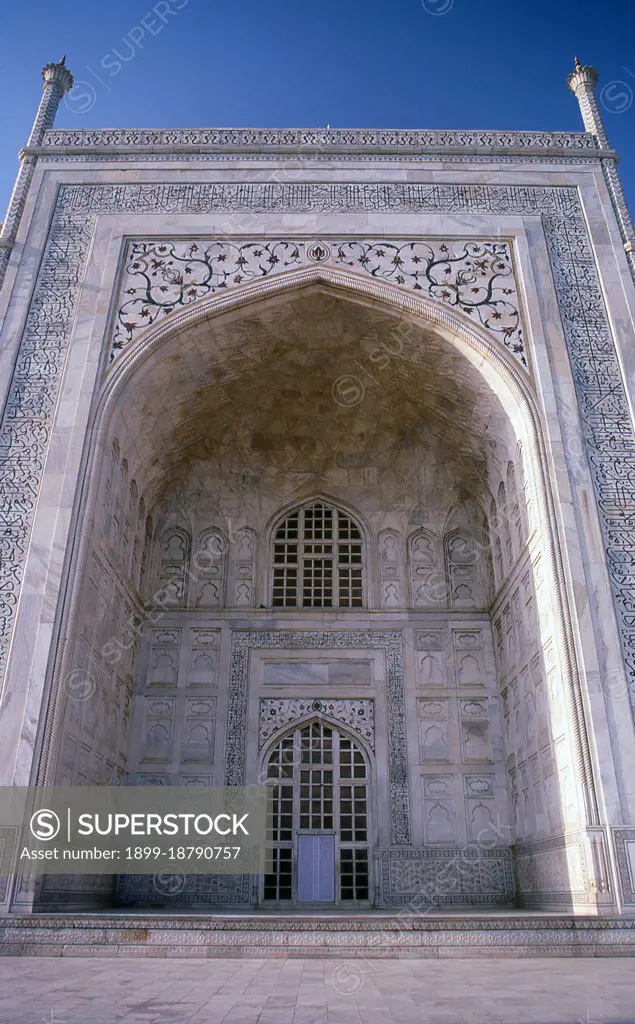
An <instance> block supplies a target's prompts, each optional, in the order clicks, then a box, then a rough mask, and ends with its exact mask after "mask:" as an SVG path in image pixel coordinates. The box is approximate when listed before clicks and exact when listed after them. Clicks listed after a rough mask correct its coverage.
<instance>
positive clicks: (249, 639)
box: [224, 630, 410, 846]
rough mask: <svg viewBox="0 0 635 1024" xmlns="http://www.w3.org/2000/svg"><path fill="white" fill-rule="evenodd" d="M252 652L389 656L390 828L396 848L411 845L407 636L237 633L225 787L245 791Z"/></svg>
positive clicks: (334, 633) (326, 633)
mask: <svg viewBox="0 0 635 1024" xmlns="http://www.w3.org/2000/svg"><path fill="white" fill-rule="evenodd" d="M252 648H260V649H263V648H267V649H269V650H271V649H276V648H278V649H280V648H282V649H284V650H292V649H294V648H295V649H297V648H300V649H305V650H314V649H329V650H342V649H350V648H359V649H361V650H369V649H371V650H383V651H384V656H385V658H386V703H387V711H388V758H389V772H390V822H391V835H392V840H391V841H392V842H393V843H394V845H395V846H399V845H402V844H407V843H409V842H410V800H409V795H408V761H407V757H406V707H405V683H404V664H403V638H402V635H401V633H391V632H390V633H389V632H383V631H379V630H378V631H375V630H372V631H371V630H369V631H368V632H366V631H355V632H343V631H337V632H336V631H333V632H326V631H325V632H318V631H316V630H307V631H304V632H301V631H295V630H294V631H293V632H287V631H282V630H276V631H273V630H272V631H266V630H262V631H259V630H245V631H238V630H236V631H234V632H233V633H232V644H231V668H230V675H229V696H228V711H227V739H226V746H225V782H224V785H225V786H243V785H244V784H245V771H246V756H247V750H246V742H247V711H248V702H249V651H250V650H251V649H252Z"/></svg>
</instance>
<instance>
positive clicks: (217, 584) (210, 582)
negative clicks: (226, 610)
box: [189, 529, 227, 608]
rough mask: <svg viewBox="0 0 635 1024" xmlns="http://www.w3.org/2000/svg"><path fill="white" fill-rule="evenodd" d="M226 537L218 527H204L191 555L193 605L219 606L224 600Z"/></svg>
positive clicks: (191, 595) (191, 601)
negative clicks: (207, 528)
mask: <svg viewBox="0 0 635 1024" xmlns="http://www.w3.org/2000/svg"><path fill="white" fill-rule="evenodd" d="M226 582H227V538H226V537H225V535H224V534H223V533H222V532H221V531H220V530H218V529H209V530H205V532H204V533H202V534H201V536H200V537H199V540H198V543H197V545H196V551H195V552H194V555H193V557H192V572H191V584H190V597H189V600H190V603H191V604H193V605H194V607H196V608H222V607H224V605H225V603H226V594H225V591H226Z"/></svg>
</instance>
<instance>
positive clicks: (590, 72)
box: [567, 57, 599, 93]
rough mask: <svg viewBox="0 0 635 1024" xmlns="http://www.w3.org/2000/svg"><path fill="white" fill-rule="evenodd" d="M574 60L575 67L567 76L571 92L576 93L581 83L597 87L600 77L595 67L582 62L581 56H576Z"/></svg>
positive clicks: (593, 87)
mask: <svg viewBox="0 0 635 1024" xmlns="http://www.w3.org/2000/svg"><path fill="white" fill-rule="evenodd" d="M573 62H574V65H575V66H574V69H573V71H572V72H571V74H570V75H569V77H568V78H567V85H568V86H569V88H570V89H571V92H573V93H574V92H575V91H576V89H577V88H578V87H579V86H580V85H590V86H591V88H592V89H595V87H596V85H597V84H598V78H599V75H598V73H597V71H596V70H595V68H592V67H591V66H590V65H589V64H581V63H580V59H579V57H574V58H573Z"/></svg>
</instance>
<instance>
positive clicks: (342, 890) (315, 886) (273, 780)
mask: <svg viewBox="0 0 635 1024" xmlns="http://www.w3.org/2000/svg"><path fill="white" fill-rule="evenodd" d="M266 775H267V784H268V785H269V786H270V787H271V812H270V821H269V824H268V833H267V856H268V865H267V866H268V870H267V874H266V875H265V876H264V879H263V886H262V899H263V902H264V903H265V904H267V905H270V904H280V905H282V906H295V905H297V906H305V907H307V906H312V905H320V906H325V905H328V906H331V907H337V906H344V907H353V906H369V905H370V899H371V891H372V890H371V867H372V864H371V857H370V849H371V834H370V829H371V823H370V785H371V770H370V764H369V761H368V758H367V756H366V754H365V753H364V751H363V749H362V747H361V745H360V744H359V743H358V742H356V741H355V740H354V739H352V738H351V737H350V736H348V735H347V734H346V733H345V732H343V731H341V730H340V729H338V728H336V727H335V726H334V725H332V724H330V723H328V722H325V721H324V720H323V719H322V720H314V721H311V722H307V723H306V724H304V725H301V726H298V727H296V728H295V729H293V730H292V731H290V732H287V733H286V734H285V735H284V736H282V737H280V738H279V739H277V740H276V741H275V743H274V744H273V746H272V747H271V749H270V750H269V752H268V754H267V759H266Z"/></svg>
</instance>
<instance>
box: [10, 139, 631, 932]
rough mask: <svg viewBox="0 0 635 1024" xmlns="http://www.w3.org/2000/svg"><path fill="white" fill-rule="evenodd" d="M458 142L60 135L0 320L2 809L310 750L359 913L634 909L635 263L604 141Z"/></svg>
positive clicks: (193, 780) (210, 773) (132, 887)
mask: <svg viewBox="0 0 635 1024" xmlns="http://www.w3.org/2000/svg"><path fill="white" fill-rule="evenodd" d="M190 134H191V133H190ZM194 134H196V133H194ZM450 134H451V133H436V135H435V133H392V134H391V135H390V138H387V137H384V136H382V134H381V133H375V134H373V133H359V134H356V133H341V134H339V135H338V133H331V134H324V133H322V135H318V134H317V133H313V134H312V133H304V134H303V135H302V138H296V137H295V136H294V134H293V133H284V132H278V133H268V134H267V135H266V136H265V135H263V136H262V137H260V136H258V135H257V133H256V135H255V136H254V138H253V139H251V138H249V139H248V138H247V135H246V134H245V135H244V137H242V136H240V133H233V134H232V133H231V132H227V133H223V132H218V133H216V134H213V133H208V134H206V133H199V136H198V137H197V138H196V140H195V141H194V142H193V141H192V139H190V138H189V136H188V137H187V138H186V135H185V134H179V133H178V132H172V133H164V134H163V135H162V134H161V133H155V135H156V138H155V137H154V136H146V135H145V134H144V133H135V132H130V133H116V132H114V133H99V132H84V133H82V132H71V133H68V132H57V131H52V130H49V131H48V132H46V133H45V134H44V136H43V142H42V146H41V151H38V157H37V161H36V163H35V166H34V167H33V168H32V180H30V182H29V185H30V187H29V191H28V194H27V195H26V200H25V203H24V211H23V213H22V216H21V220H20V222H19V228H18V229H16V237H15V240H14V244H13V247H12V252H11V256H10V259H9V261H8V264H7V267H6V276H5V281H4V287H3V290H2V293H1V301H2V310H3V313H4V326H3V335H2V339H3V348H2V353H1V355H0V359H1V360H2V371H3V372H2V373H1V374H0V380H2V387H3V388H4V389H5V391H6V399H7V402H6V406H5V414H4V420H3V424H2V444H3V449H2V451H3V457H4V458H5V460H6V461H5V464H6V473H5V476H4V477H3V484H2V487H3V494H4V495H5V497H6V502H7V503H6V505H5V506H4V507H5V508H6V509H7V519H6V525H5V530H4V534H3V555H2V558H3V568H2V572H3V577H2V579H3V582H2V588H3V589H2V594H3V601H4V604H3V619H2V639H3V646H2V658H3V660H2V668H3V672H4V690H3V697H2V701H3V703H2V705H0V743H1V744H2V749H3V750H4V751H5V752H6V756H5V757H4V758H3V761H2V765H1V766H0V771H1V772H2V783H3V784H9V785H11V784H19V785H22V784H26V783H28V782H29V781H31V782H35V781H37V782H39V783H53V782H60V783H64V784H87V785H89V784H93V785H94V784H117V783H119V782H128V783H133V784H139V785H144V784H160V785H170V784H172V785H174V784H182V785H223V784H227V785H233V784H242V783H253V782H257V781H262V779H263V778H265V777H266V774H267V768H266V766H267V763H268V762H267V759H268V758H269V757H270V756H271V751H272V750H273V749H274V747H275V744H276V743H277V742H279V741H280V740H281V739H283V738H284V737H285V736H287V735H289V734H291V733H292V732H293V731H294V730H297V729H298V728H300V727H301V726H304V725H307V724H310V723H314V722H319V723H322V724H323V725H324V726H325V727H327V728H329V729H333V730H336V731H337V732H338V735H340V736H341V737H342V738H343V739H346V740H352V741H353V743H354V744H357V746H358V748H359V750H360V752H361V755H360V756H362V755H363V758H364V759H365V764H366V771H367V773H368V776H367V777H368V823H369V824H368V832H369V840H368V848H369V864H370V867H369V875H370V884H369V891H368V898H367V900H366V901H365V905H370V906H377V907H403V906H407V905H410V904H412V903H413V901H414V902H416V901H417V900H420V899H422V898H424V897H425V898H426V899H431V900H433V901H435V902H436V903H437V904H440V905H442V906H443V905H452V906H473V905H478V906H489V905H509V904H513V903H514V901H515V900H518V902H519V903H520V905H521V906H528V907H538V908H544V909H574V910H576V911H579V912H591V913H601V914H605V915H613V916H617V915H620V914H622V915H628V914H633V912H634V911H635V867H634V865H635V727H634V707H635V698H634V697H633V694H631V693H630V692H629V685H628V681H627V680H628V678H629V672H630V660H631V658H632V657H633V655H632V650H633V624H632V615H631V614H630V609H631V608H632V604H631V603H630V602H631V600H635V597H632V595H631V588H632V587H633V586H634V584H633V576H632V569H631V568H630V566H631V565H632V564H633V559H634V558H635V532H634V531H633V527H632V525H631V522H630V511H629V509H630V502H631V501H632V500H635V495H632V494H631V491H630V490H629V487H631V484H630V482H629V481H630V480H631V479H632V477H631V476H630V474H631V470H632V472H634V473H635V466H633V467H631V465H630V462H631V460H632V459H633V454H632V453H633V450H634V448H633V445H632V443H631V442H632V438H633V424H632V422H631V419H630V413H629V412H628V409H629V408H630V404H629V403H630V402H631V401H632V398H633V396H632V395H631V393H630V392H631V381H632V380H633V374H634V373H635V366H634V364H633V360H634V358H635V357H634V356H633V346H632V332H633V322H632V317H633V313H634V312H635V294H634V292H633V285H632V281H631V278H630V274H629V268H628V263H627V260H626V256H625V255H624V252H623V248H622V245H621V240H620V235H619V225H618V223H617V221H616V218H615V216H614V213H613V206H612V204H611V197H610V195H609V191H608V189H607V185H606V177H605V176H603V175H602V162H601V154H600V152H599V150H598V148H597V145H596V142H595V141H594V137H593V136H592V135H591V134H579V135H574V134H569V135H567V134H563V133H561V134H553V135H548V134H545V135H538V134H535V135H532V134H531V133H518V134H517V135H514V134H513V133H508V134H507V135H506V136H496V134H495V133H490V134H489V135H488V133H481V134H478V133H476V134H475V139H474V140H469V139H463V138H461V139H459V138H458V137H457V138H451V137H450ZM416 135H418V136H421V138H417V139H415V138H414V136H416ZM424 136H426V137H425V138H424ZM446 136H447V137H446ZM256 144H257V152H256V151H252V149H253V147H254V146H255V145H256ZM192 147H195V151H193V150H192ZM598 409H599V411H598ZM316 508H319V509H320V510H321V511H320V512H319V515H321V516H324V514H325V512H324V510H325V509H326V510H328V513H329V514H333V516H335V517H337V516H339V517H340V519H339V520H338V521H339V522H341V523H344V522H347V523H352V524H354V530H355V531H356V533H355V537H357V538H358V541H357V540H356V542H355V543H358V545H359V552H360V556H359V561H358V562H357V563H355V564H356V565H357V566H358V567H359V570H360V571H359V573H358V574H357V575H354V574H353V576H351V575H350V574H349V575H348V576H346V572H348V569H346V571H345V570H344V569H342V567H341V566H339V563H338V566H336V568H335V569H334V570H331V569H330V568H329V570H328V571H329V572H330V573H331V576H330V579H331V580H334V581H335V582H334V587H335V591H336V593H335V597H333V598H331V597H327V598H326V599H323V590H322V591H321V590H320V586H321V585H322V584H320V583H319V580H318V582H317V583H316V579H318V577H319V575H320V571H321V570H320V569H316V568H315V563H316V558H317V556H316V555H315V551H313V550H311V551H309V546H308V545H309V539H307V538H308V534H307V535H306V537H304V539H303V540H302V543H303V544H304V554H303V557H304V562H303V563H302V570H304V569H305V568H306V572H307V574H308V573H309V571H310V573H311V574H312V576H311V580H312V582H311V584H310V585H309V584H308V583H306V582H305V583H304V584H303V583H302V579H301V582H300V586H299V588H298V590H297V599H296V600H295V606H291V603H292V599H291V598H290V599H289V600H288V601H287V604H286V606H281V604H280V601H279V600H277V598H276V595H277V593H278V591H277V590H276V585H277V584H276V582H275V581H276V580H279V579H281V578H282V576H283V575H284V574H283V573H281V572H280V573H278V575H276V568H275V566H276V565H277V566H278V568H279V567H280V561H279V560H280V558H281V557H282V556H281V555H280V554H279V553H278V554H276V550H275V543H276V533H277V532H278V531H279V529H280V526H281V523H282V522H283V521H285V520H286V519H287V518H288V517H289V516H293V515H294V514H295V513H296V512H297V513H298V515H299V517H300V518H299V520H298V521H299V522H301V523H304V522H306V517H307V516H314V515H316V514H317V513H315V509H316ZM301 539H302V538H301ZM322 539H323V538H322ZM331 539H332V538H331ZM338 557H339V556H338ZM343 557H344V556H342V558H343ZM311 558H313V561H311ZM336 562H337V559H336ZM309 564H310V569H309V568H307V566H309ZM329 564H330V563H329ZM300 576H301V577H302V572H301V573H300ZM285 579H286V577H285ZM345 579H348V580H349V583H345V582H344V580H345ZM353 579H354V583H351V582H350V581H351V580H353ZM285 586H287V584H285ZM347 586H348V587H349V590H346V587H347ZM353 591H354V593H355V597H354V599H353V598H350V594H352V593H353ZM294 593H295V592H294ZM347 594H348V595H349V597H347V596H346V595H347ZM307 595H309V596H310V597H311V601H312V605H311V606H307V605H306V601H308V600H309V598H308V597H307ZM311 595H312V596H311ZM320 595H322V597H321V596H320ZM287 596H288V594H287ZM292 596H293V595H292ZM263 773H264V774H263ZM47 885H48V890H47V893H45V895H47V898H48V899H49V900H50V901H51V902H52V903H53V904H55V905H62V904H64V902H65V901H66V902H72V901H73V899H75V900H76V901H78V902H79V903H81V899H80V897H79V896H78V894H77V892H76V891H75V892H73V891H71V890H68V891H67V890H65V889H64V884H63V883H61V882H56V881H55V880H54V879H51V880H49V882H48V883H47ZM144 887H145V888H144ZM115 892H116V893H118V896H117V898H118V899H119V900H120V901H121V902H123V903H131V902H134V901H135V900H137V901H141V902H146V903H147V902H152V892H151V891H150V888H149V887H148V881H147V880H145V881H144V880H143V879H136V880H135V879H133V880H127V881H124V882H119V883H117V884H114V883H113V881H112V880H109V881H108V880H106V882H105V883H104V885H103V888H102V890H100V893H99V898H100V900H101V902H102V903H104V902H105V903H108V901H109V900H112V899H114V898H115ZM84 895H86V894H84ZM31 902H32V899H31V894H29V893H28V892H26V891H23V890H22V889H21V888H20V885H19V882H18V884H17V886H16V888H15V890H14V891H12V890H11V887H8V888H7V890H6V893H5V904H4V907H5V909H7V910H10V909H13V910H15V909H20V908H21V907H22V908H26V907H28V906H30V905H31ZM181 902H186V903H189V904H191V905H197V906H202V907H204V906H209V905H215V906H218V905H221V906H225V905H240V904H244V905H251V906H254V905H261V904H264V903H266V902H267V900H266V895H265V893H264V892H263V889H262V886H261V885H259V884H258V883H256V882H255V881H254V880H250V879H249V878H237V879H232V880H230V881H228V880H227V879H225V880H224V881H222V882H219V880H218V879H216V878H210V879H205V878H203V879H201V877H199V878H197V879H193V880H191V885H188V888H186V890H185V893H184V895H183V898H182V900H181ZM344 905H346V901H344Z"/></svg>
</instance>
